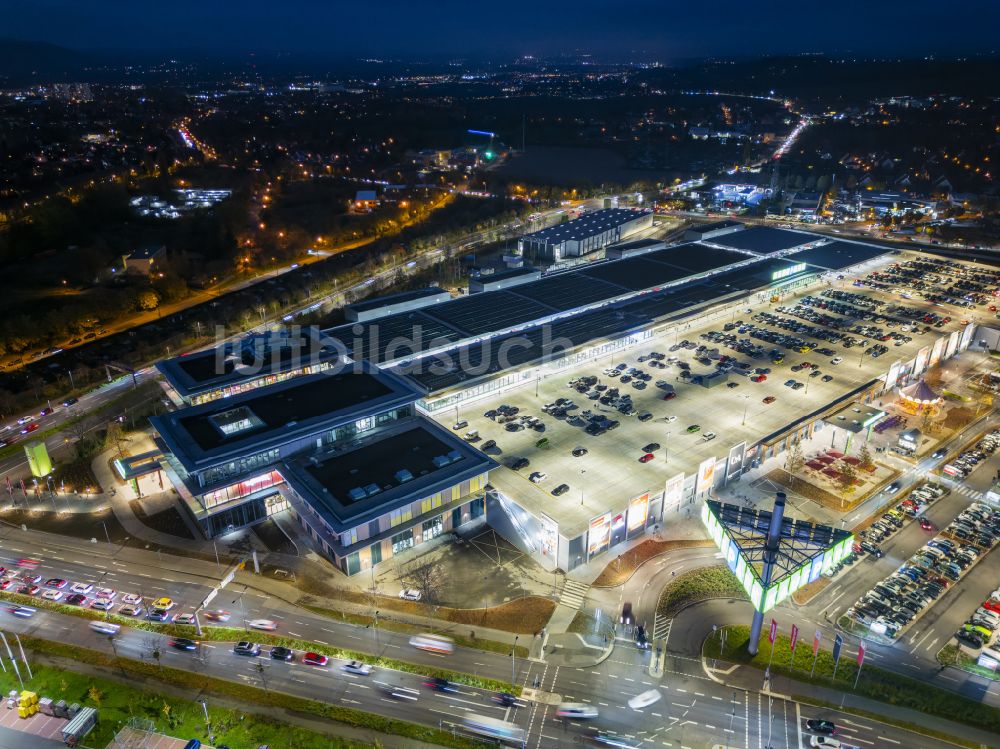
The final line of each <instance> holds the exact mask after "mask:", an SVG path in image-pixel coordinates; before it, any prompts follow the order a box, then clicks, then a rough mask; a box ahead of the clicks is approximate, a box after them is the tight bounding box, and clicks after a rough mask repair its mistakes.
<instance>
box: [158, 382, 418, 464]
mask: <svg viewBox="0 0 1000 749" xmlns="http://www.w3.org/2000/svg"><path fill="white" fill-rule="evenodd" d="M416 397H417V393H416V392H415V391H414V390H413V388H412V386H411V385H409V384H408V383H406V382H405V381H404V380H402V379H401V378H399V377H397V376H395V375H393V374H391V373H388V372H381V371H379V370H377V369H375V368H374V367H372V366H371V365H367V364H364V363H357V364H352V365H350V366H349V367H347V368H345V369H343V370H327V371H325V372H320V373H318V374H312V375H304V376H302V377H296V378H293V379H290V380H286V381H284V382H280V383H278V384H276V385H270V386H267V387H264V388H260V389H257V390H251V391H249V392H246V393H243V394H241V395H236V396H233V397H231V398H222V399H219V400H214V401H210V402H208V403H203V404H201V405H198V406H190V407H188V408H182V409H179V410H177V411H174V412H172V413H167V414H164V415H162V416H154V417H152V418H151V419H150V422H151V423H152V424H153V426H154V428H155V429H156V431H157V433H158V434H159V435H160V437H161V438H162V439H163V441H164V442H165V443H166V445H167V446H168V448H169V449H170V452H171V453H173V454H174V455H175V456H176V457H177V458H178V460H180V462H181V464H182V465H184V466H185V468H187V469H188V470H189V471H194V470H197V469H199V468H205V467H209V466H211V465H214V464H216V463H218V462H224V461H226V460H231V459H233V457H239V456H245V455H251V454H255V453H258V452H262V451H264V450H267V449H271V448H273V447H278V446H280V445H284V444H288V443H290V442H292V441H294V440H296V439H301V438H302V437H307V436H309V435H311V434H314V433H319V432H322V431H325V430H326V429H332V428H333V427H335V426H337V425H340V424H342V423H349V422H351V421H354V420H356V419H358V418H361V417H363V416H364V415H367V414H371V413H372V412H374V411H376V410H387V409H390V408H393V407H397V406H402V405H406V404H408V403H412V402H413V401H414V400H415V399H416Z"/></svg>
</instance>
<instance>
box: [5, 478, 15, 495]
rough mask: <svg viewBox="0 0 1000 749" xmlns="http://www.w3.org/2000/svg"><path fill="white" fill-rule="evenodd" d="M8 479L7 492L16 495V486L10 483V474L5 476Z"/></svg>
mask: <svg viewBox="0 0 1000 749" xmlns="http://www.w3.org/2000/svg"><path fill="white" fill-rule="evenodd" d="M4 478H5V479H7V493H8V494H10V495H11V496H14V487H13V486H12V485H11V483H10V476H4Z"/></svg>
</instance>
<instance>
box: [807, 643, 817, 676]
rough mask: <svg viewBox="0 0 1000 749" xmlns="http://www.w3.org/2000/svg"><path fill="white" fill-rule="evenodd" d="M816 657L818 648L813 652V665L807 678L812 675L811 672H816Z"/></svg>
mask: <svg viewBox="0 0 1000 749" xmlns="http://www.w3.org/2000/svg"><path fill="white" fill-rule="evenodd" d="M818 657H819V650H817V651H816V652H815V653H813V667H812V670H811V671H810V672H809V678H810V679H811V678H812V677H813V674H814V673H816V659H817V658H818Z"/></svg>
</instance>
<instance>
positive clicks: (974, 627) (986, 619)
mask: <svg viewBox="0 0 1000 749" xmlns="http://www.w3.org/2000/svg"><path fill="white" fill-rule="evenodd" d="M997 630H1000V588H997V589H996V590H994V591H993V592H992V593H990V594H989V596H987V597H986V600H984V601H983V602H982V603H981V604H980V605H979V607H978V608H977V609H976V610H975V611H974V612H973V614H972V616H970V617H969V618H968V619H966V621H965V624H963V625H962V627H961V629H959V630H958V632H956V633H955V639H956V640H958V642H959V643H960V644H961V645H964V646H965V647H967V648H973V649H976V650H979V649H981V648H984V647H993V646H994V644H995V643H996V639H997Z"/></svg>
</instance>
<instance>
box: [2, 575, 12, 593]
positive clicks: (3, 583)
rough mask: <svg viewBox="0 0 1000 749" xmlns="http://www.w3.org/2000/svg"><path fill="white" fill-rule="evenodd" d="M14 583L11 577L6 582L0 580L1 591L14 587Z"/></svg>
mask: <svg viewBox="0 0 1000 749" xmlns="http://www.w3.org/2000/svg"><path fill="white" fill-rule="evenodd" d="M14 582H15V581H14V580H13V579H11V578H9V577H8V578H7V579H6V580H0V590H7V588H10V587H11V586H13V585H14Z"/></svg>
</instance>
